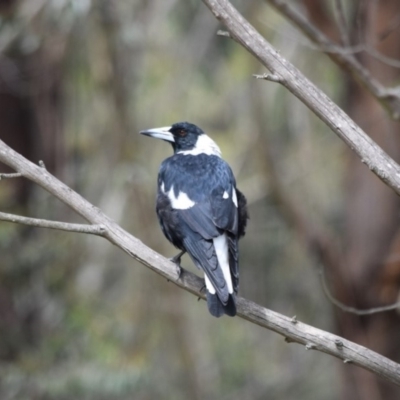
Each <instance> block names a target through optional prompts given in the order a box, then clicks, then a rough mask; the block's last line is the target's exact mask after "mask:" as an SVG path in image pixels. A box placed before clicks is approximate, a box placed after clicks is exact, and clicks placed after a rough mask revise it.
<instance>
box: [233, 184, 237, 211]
mask: <svg viewBox="0 0 400 400" xmlns="http://www.w3.org/2000/svg"><path fill="white" fill-rule="evenodd" d="M232 201H233V204H234V205H235V206H236V208H237V206H238V201H237V195H236V189H235V188H233V189H232Z"/></svg>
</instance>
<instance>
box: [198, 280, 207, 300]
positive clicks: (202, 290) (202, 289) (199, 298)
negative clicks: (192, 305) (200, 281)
mask: <svg viewBox="0 0 400 400" xmlns="http://www.w3.org/2000/svg"><path fill="white" fill-rule="evenodd" d="M205 291H206V285H205V284H204V285H203V286H202V287H201V288H200V293H204V292H205ZM200 300H201V297H198V298H197V301H200Z"/></svg>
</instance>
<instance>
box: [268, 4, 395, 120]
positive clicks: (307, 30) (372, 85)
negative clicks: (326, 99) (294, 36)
mask: <svg viewBox="0 0 400 400" xmlns="http://www.w3.org/2000/svg"><path fill="white" fill-rule="evenodd" d="M266 1H267V2H268V3H269V4H270V5H271V6H273V7H274V8H275V9H277V10H278V11H279V12H280V13H281V14H283V15H284V16H285V17H286V18H288V19H289V20H290V21H291V22H292V23H293V24H294V25H295V26H296V27H297V28H298V29H299V30H300V31H301V32H303V34H304V35H305V36H307V37H308V38H309V39H310V40H311V41H312V42H313V43H315V44H317V45H318V46H321V49H322V51H324V52H325V53H326V54H327V55H328V56H329V57H330V58H331V59H332V60H333V61H334V62H335V63H336V64H338V65H339V66H341V67H343V68H344V69H346V70H347V71H348V72H350V74H351V75H352V76H353V77H354V78H355V79H356V80H358V81H359V82H360V83H361V84H362V85H363V86H364V87H365V88H366V89H367V90H368V91H369V92H370V93H371V94H372V95H373V96H374V97H375V98H376V99H377V100H379V102H380V103H381V104H383V105H384V106H385V108H386V109H387V110H388V111H389V113H390V116H391V117H392V118H393V119H399V118H400V96H398V95H395V96H393V95H390V88H387V87H385V86H384V85H382V84H381V83H380V82H379V81H378V80H377V79H376V78H374V77H373V76H372V75H371V73H370V72H369V71H368V70H367V69H366V68H364V66H363V65H361V64H360V62H359V61H358V60H357V59H356V58H355V57H354V56H353V55H352V54H351V53H350V54H349V53H346V52H345V51H343V50H342V49H341V48H340V46H337V45H336V44H335V43H333V42H332V41H331V40H330V39H329V38H328V37H327V36H326V35H324V34H323V33H322V32H321V31H320V30H319V29H317V27H316V26H314V25H312V24H311V23H310V21H308V20H307V18H306V17H305V16H304V15H302V14H301V13H300V12H299V11H298V10H297V9H296V7H293V6H292V5H290V4H289V3H288V2H286V1H284V0H266ZM327 49H331V50H329V51H327Z"/></svg>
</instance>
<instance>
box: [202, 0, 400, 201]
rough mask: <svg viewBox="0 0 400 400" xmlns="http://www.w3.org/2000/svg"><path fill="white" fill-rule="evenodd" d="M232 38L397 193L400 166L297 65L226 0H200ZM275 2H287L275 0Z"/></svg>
mask: <svg viewBox="0 0 400 400" xmlns="http://www.w3.org/2000/svg"><path fill="white" fill-rule="evenodd" d="M202 1H203V3H205V4H206V6H207V7H208V8H209V9H210V10H211V11H212V13H213V14H214V15H215V17H216V18H217V19H218V20H220V21H221V22H222V23H223V24H224V25H225V27H226V28H227V29H228V31H229V33H230V35H231V37H232V38H234V40H236V41H237V42H238V43H240V44H241V45H242V46H243V47H244V48H245V49H247V50H248V51H249V53H251V54H253V55H254V56H255V57H256V58H257V59H258V60H259V61H260V62H261V63H262V64H263V65H264V66H265V67H267V68H268V69H269V70H270V71H271V72H272V75H273V76H274V77H276V79H277V80H279V83H281V84H282V85H283V86H285V87H286V88H287V89H288V90H289V91H290V92H292V93H293V94H294V95H295V96H296V97H297V98H299V99H300V100H301V101H302V102H303V103H304V104H305V105H306V106H307V107H308V108H309V109H310V110H311V111H312V112H313V113H314V114H315V115H317V116H318V117H319V118H320V119H321V120H322V121H324V122H325V123H326V124H327V125H328V126H329V127H330V128H331V129H332V130H333V131H334V132H335V133H336V134H337V135H338V136H339V137H340V138H341V139H342V140H344V141H345V142H346V143H347V144H348V145H349V146H350V148H351V149H352V150H354V151H355V152H356V153H357V154H358V155H359V157H360V158H361V162H363V163H365V164H366V165H367V166H368V168H369V169H370V170H371V171H372V172H374V173H375V174H376V175H377V176H378V177H379V178H380V179H381V180H382V181H384V182H385V183H386V184H387V185H388V186H390V187H391V188H392V189H393V190H394V191H395V192H396V193H397V194H400V167H399V165H398V164H397V163H396V162H395V161H394V160H393V159H392V158H390V157H389V156H388V155H387V154H386V153H385V152H384V151H383V150H382V149H381V148H380V147H379V146H378V145H377V144H376V143H375V142H374V141H373V140H372V139H371V138H370V137H369V136H368V135H367V134H366V133H365V132H364V131H363V130H362V129H361V128H360V127H359V126H357V125H356V124H355V123H354V121H353V120H352V119H351V118H350V117H349V116H348V115H347V114H346V113H345V112H344V111H343V110H341V109H340V108H339V107H338V106H337V105H336V104H335V103H333V101H332V100H331V99H330V98H329V97H328V96H327V95H326V94H325V93H323V92H322V91H321V90H320V89H318V88H317V87H316V86H315V85H314V84H313V83H312V82H310V81H309V80H308V79H307V78H306V77H305V76H304V75H303V74H302V73H301V72H300V71H299V70H298V69H297V68H296V67H294V66H293V65H292V64H291V63H289V62H288V61H287V60H286V59H284V58H283V57H282V56H281V55H280V54H279V53H278V52H277V51H276V50H275V49H274V48H273V47H272V46H271V45H270V44H269V43H268V42H267V41H266V40H265V39H264V38H263V37H262V36H261V35H260V34H259V33H258V32H257V31H256V30H255V29H254V27H253V26H252V25H251V24H250V23H249V22H248V21H247V20H245V19H244V18H243V16H242V15H241V14H240V13H239V12H238V11H237V10H236V9H235V8H234V7H233V6H232V5H231V4H230V2H229V1H228V0H202ZM271 1H272V0H271ZM275 2H276V3H279V4H286V3H283V2H282V1H277V0H275Z"/></svg>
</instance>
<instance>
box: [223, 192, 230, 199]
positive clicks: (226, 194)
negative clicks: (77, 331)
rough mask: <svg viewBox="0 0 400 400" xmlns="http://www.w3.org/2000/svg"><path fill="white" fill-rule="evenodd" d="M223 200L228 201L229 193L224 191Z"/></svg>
mask: <svg viewBox="0 0 400 400" xmlns="http://www.w3.org/2000/svg"><path fill="white" fill-rule="evenodd" d="M222 198H223V199H229V193H228V192H227V191H226V190H225V192H224V194H223V195H222Z"/></svg>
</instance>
